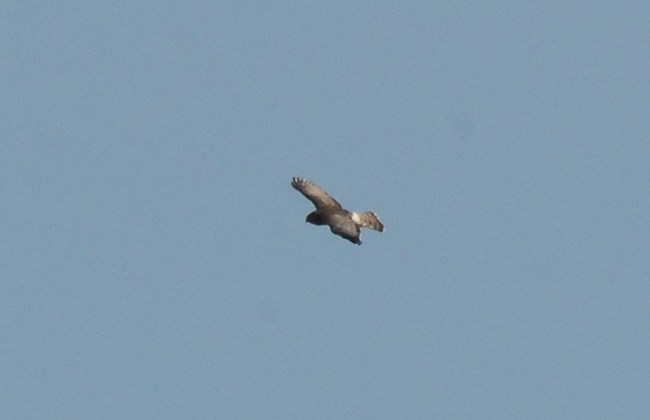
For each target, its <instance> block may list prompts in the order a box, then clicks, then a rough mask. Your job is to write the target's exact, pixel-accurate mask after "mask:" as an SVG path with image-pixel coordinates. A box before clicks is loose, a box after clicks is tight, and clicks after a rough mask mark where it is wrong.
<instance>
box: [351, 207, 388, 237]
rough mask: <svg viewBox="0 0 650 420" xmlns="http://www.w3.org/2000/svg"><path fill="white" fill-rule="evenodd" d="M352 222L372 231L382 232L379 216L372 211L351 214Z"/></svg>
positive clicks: (382, 226)
mask: <svg viewBox="0 0 650 420" xmlns="http://www.w3.org/2000/svg"><path fill="white" fill-rule="evenodd" d="M352 220H354V222H355V223H356V224H358V225H359V226H361V227H364V228H369V229H374V230H376V231H379V232H383V231H384V224H383V223H381V220H379V216H377V213H375V212H374V211H364V212H360V213H356V212H355V213H352Z"/></svg>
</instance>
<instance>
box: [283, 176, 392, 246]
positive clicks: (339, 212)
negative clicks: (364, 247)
mask: <svg viewBox="0 0 650 420" xmlns="http://www.w3.org/2000/svg"><path fill="white" fill-rule="evenodd" d="M291 186H292V187H293V188H295V189H297V190H298V191H300V193H301V194H302V195H304V196H305V197H307V199H308V200H309V201H311V202H312V203H314V206H316V210H314V211H312V212H311V213H309V214H308V215H307V219H306V220H305V221H306V222H308V223H311V224H314V225H319V226H321V225H327V226H329V227H330V230H331V231H332V233H333V234H335V235H339V236H340V237H342V238H345V239H347V240H348V241H350V242H352V243H353V244H356V245H361V240H360V239H359V236H360V235H361V228H362V227H364V228H370V229H374V230H376V231H379V232H383V231H384V225H383V224H382V223H381V221H380V220H379V217H378V216H377V213H375V212H373V211H364V212H353V211H349V210H346V209H344V208H343V206H341V205H340V204H339V202H338V201H336V200H335V199H334V198H332V197H331V196H330V195H329V194H328V193H327V192H325V190H323V189H322V188H321V187H319V186H318V185H316V184H314V183H313V182H311V181H309V180H307V179H304V178H300V177H294V178H293V180H292V181H291Z"/></svg>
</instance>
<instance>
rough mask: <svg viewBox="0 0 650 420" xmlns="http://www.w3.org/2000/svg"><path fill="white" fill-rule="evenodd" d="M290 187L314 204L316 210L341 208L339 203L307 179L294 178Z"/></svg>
mask: <svg viewBox="0 0 650 420" xmlns="http://www.w3.org/2000/svg"><path fill="white" fill-rule="evenodd" d="M291 186H292V187H293V188H295V189H297V190H298V191H300V193H301V194H302V195H304V196H305V197H307V199H308V200H309V201H311V202H312V203H314V206H316V209H318V210H320V209H323V208H326V207H330V208H331V207H334V208H339V209H341V208H343V207H341V205H340V204H339V202H338V201H336V200H335V199H333V198H332V197H331V196H330V195H329V194H328V193H326V192H325V190H324V189H322V188H321V187H319V186H318V185H316V184H314V183H313V182H311V181H310V180H308V179H305V178H300V177H294V178H293V179H292V180H291Z"/></svg>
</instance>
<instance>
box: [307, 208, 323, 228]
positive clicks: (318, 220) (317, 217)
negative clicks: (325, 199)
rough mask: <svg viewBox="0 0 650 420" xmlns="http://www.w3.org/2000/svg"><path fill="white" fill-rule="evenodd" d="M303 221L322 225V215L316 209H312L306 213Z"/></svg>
mask: <svg viewBox="0 0 650 420" xmlns="http://www.w3.org/2000/svg"><path fill="white" fill-rule="evenodd" d="M305 222H307V223H311V224H312V225H324V224H325V221H323V216H322V215H321V214H320V213H318V212H317V211H312V212H311V213H309V214H308V215H307V218H306V219H305Z"/></svg>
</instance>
